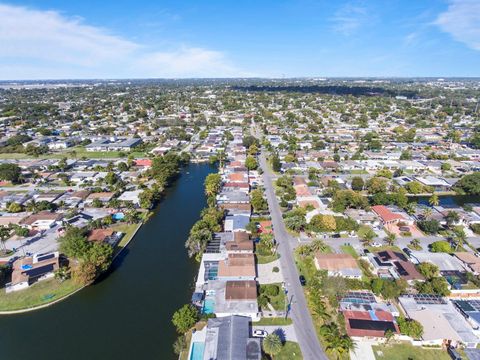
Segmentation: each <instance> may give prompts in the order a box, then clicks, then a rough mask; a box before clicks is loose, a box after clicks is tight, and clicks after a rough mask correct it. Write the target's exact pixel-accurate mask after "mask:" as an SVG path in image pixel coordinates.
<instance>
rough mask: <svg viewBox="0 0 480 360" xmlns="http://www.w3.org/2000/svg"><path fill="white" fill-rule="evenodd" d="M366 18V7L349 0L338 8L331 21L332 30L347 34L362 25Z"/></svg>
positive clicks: (367, 16) (367, 17)
mask: <svg viewBox="0 0 480 360" xmlns="http://www.w3.org/2000/svg"><path fill="white" fill-rule="evenodd" d="M368 19H369V15H368V12H367V9H366V8H365V7H364V6H361V5H359V4H357V3H353V2H351V3H347V4H345V5H344V6H342V7H341V8H340V9H338V10H337V12H336V13H335V15H334V16H333V18H332V19H331V21H332V22H333V30H335V31H337V32H339V33H341V34H343V35H347V36H348V35H351V34H353V33H354V32H355V31H356V30H358V29H359V28H360V27H361V26H363V25H364V24H365V23H366V22H367V21H368Z"/></svg>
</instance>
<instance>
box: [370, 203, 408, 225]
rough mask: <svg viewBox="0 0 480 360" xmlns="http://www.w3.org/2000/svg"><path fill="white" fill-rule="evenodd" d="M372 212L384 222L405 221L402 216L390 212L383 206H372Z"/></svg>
mask: <svg viewBox="0 0 480 360" xmlns="http://www.w3.org/2000/svg"><path fill="white" fill-rule="evenodd" d="M372 210H373V212H374V213H376V214H377V215H378V216H380V217H381V218H382V220H383V221H384V222H389V221H393V220H406V219H405V218H404V217H403V216H402V215H400V214H396V213H394V212H391V211H390V209H388V208H387V207H386V206H383V205H375V206H372Z"/></svg>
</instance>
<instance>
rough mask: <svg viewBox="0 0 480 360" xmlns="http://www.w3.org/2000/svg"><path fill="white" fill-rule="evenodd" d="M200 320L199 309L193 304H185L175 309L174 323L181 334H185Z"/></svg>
mask: <svg viewBox="0 0 480 360" xmlns="http://www.w3.org/2000/svg"><path fill="white" fill-rule="evenodd" d="M197 321H198V310H197V308H196V307H195V306H193V305H192V304H186V305H183V306H182V307H181V308H180V309H178V310H177V311H175V313H174V314H173V317H172V323H173V325H175V328H176V329H177V332H178V333H179V334H184V333H186V332H187V331H188V330H190V328H191V327H192V326H193V325H195V323H196V322H197Z"/></svg>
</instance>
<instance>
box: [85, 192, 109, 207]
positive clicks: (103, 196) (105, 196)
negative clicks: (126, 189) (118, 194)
mask: <svg viewBox="0 0 480 360" xmlns="http://www.w3.org/2000/svg"><path fill="white" fill-rule="evenodd" d="M113 195H114V193H113V192H97V193H91V194H90V195H88V196H87V198H86V200H85V204H87V205H92V204H93V202H94V201H95V199H98V200H99V201H101V202H102V203H103V204H106V203H108V202H109V201H110V200H112V198H113Z"/></svg>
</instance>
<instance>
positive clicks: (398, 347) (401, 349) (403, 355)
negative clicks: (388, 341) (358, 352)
mask: <svg viewBox="0 0 480 360" xmlns="http://www.w3.org/2000/svg"><path fill="white" fill-rule="evenodd" d="M372 349H373V352H374V354H375V358H376V359H377V360H383V359H385V360H406V359H412V360H449V359H450V356H449V355H448V353H447V352H446V351H443V350H440V349H427V348H421V347H418V346H412V345H410V344H406V343H402V344H393V345H387V346H382V345H380V346H372Z"/></svg>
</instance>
